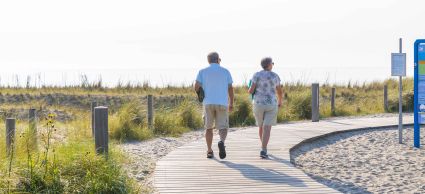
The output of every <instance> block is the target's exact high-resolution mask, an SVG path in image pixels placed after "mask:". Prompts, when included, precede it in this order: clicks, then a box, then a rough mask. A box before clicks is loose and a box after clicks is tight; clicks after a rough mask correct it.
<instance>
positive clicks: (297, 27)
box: [0, 0, 425, 86]
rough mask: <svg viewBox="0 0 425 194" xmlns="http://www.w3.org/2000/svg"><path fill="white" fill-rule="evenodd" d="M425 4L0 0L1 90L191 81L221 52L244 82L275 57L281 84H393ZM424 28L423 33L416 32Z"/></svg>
mask: <svg viewBox="0 0 425 194" xmlns="http://www.w3.org/2000/svg"><path fill="white" fill-rule="evenodd" d="M424 10H425V1H423V0H416V1H413V0H412V1H410V0H404V1H401V0H382V1H372V0H352V1H344V0H320V1H318V0H292V1H285V0H214V1H202V0H178V1H177V0H155V1H152V0H150V1H88V0H84V1H76V0H73V1H58V0H54V1H33V0H31V1H18V0H17V1H1V2H0V67H1V70H0V76H1V80H0V83H1V84H5V83H7V82H14V81H13V80H14V78H13V77H14V75H18V76H19V77H20V79H21V80H23V79H24V77H25V76H27V75H30V76H32V77H33V79H32V82H34V83H35V82H36V80H35V77H36V76H37V77H38V76H39V77H41V79H42V80H43V81H44V82H46V84H64V83H66V84H70V83H75V82H78V78H79V77H78V75H79V74H82V73H85V74H87V75H88V76H89V79H91V80H94V79H97V77H98V76H99V75H101V76H102V79H103V81H105V82H106V83H108V84H115V83H117V81H118V80H123V81H127V80H130V81H140V82H143V81H144V80H149V81H150V82H151V83H152V84H153V85H159V86H162V85H165V84H182V83H190V82H192V81H193V79H194V78H195V76H196V73H197V71H198V70H199V69H200V68H202V67H205V66H207V61H206V55H207V54H208V52H210V51H217V52H219V54H220V55H221V58H222V65H223V66H225V67H227V68H228V69H229V70H230V71H231V73H232V75H233V78H234V81H235V83H238V84H241V83H242V82H243V81H244V80H246V79H249V78H250V77H251V76H252V74H253V73H254V72H255V71H257V70H259V69H260V65H259V63H260V60H261V58H262V57H265V56H271V57H273V59H274V61H275V69H274V70H275V71H276V72H277V73H278V74H279V75H280V76H281V78H282V80H283V81H303V82H307V83H310V82H315V81H319V82H325V81H326V80H327V81H328V82H331V83H333V82H339V83H341V82H347V81H349V80H351V81H359V82H363V81H372V80H382V79H386V78H389V77H390V53H391V52H398V38H399V37H402V38H403V39H404V48H403V49H404V51H405V52H407V56H408V58H407V66H408V68H407V71H408V72H407V74H408V76H412V75H413V65H412V60H413V59H412V55H413V42H414V40H415V39H418V38H425V25H423V23H424V18H425V16H424V15H425V13H424V12H425V11H424ZM420 24H421V25H420Z"/></svg>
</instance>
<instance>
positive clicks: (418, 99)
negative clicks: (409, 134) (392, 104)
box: [413, 39, 425, 148]
mask: <svg viewBox="0 0 425 194" xmlns="http://www.w3.org/2000/svg"><path fill="white" fill-rule="evenodd" d="M414 47H415V48H414V49H415V56H414V62H415V63H414V68H415V72H414V80H413V83H414V86H413V88H414V105H413V106H414V107H413V110H414V114H413V115H414V116H413V119H414V132H413V145H414V146H415V147H416V148H419V147H420V146H421V143H420V124H423V123H425V39H419V40H416V41H415V45H414Z"/></svg>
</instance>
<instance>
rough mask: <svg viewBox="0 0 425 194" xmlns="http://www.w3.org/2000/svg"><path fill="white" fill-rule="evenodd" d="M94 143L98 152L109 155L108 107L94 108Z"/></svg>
mask: <svg viewBox="0 0 425 194" xmlns="http://www.w3.org/2000/svg"><path fill="white" fill-rule="evenodd" d="M94 143H95V149H96V153H98V154H104V155H106V156H107V155H108V107H104V106H98V107H95V108H94Z"/></svg>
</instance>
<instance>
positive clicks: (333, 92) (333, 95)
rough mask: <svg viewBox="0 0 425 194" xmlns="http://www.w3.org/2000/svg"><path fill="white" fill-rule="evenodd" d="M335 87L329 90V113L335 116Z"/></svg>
mask: <svg viewBox="0 0 425 194" xmlns="http://www.w3.org/2000/svg"><path fill="white" fill-rule="evenodd" d="M335 90H336V89H335V88H332V91H331V114H332V115H333V116H335Z"/></svg>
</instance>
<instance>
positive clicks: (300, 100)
mask: <svg viewBox="0 0 425 194" xmlns="http://www.w3.org/2000/svg"><path fill="white" fill-rule="evenodd" d="M288 101H289V104H290V107H289V109H290V113H291V115H292V117H293V119H310V118H311V94H310V93H309V92H300V93H294V94H290V95H289V96H288Z"/></svg>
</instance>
